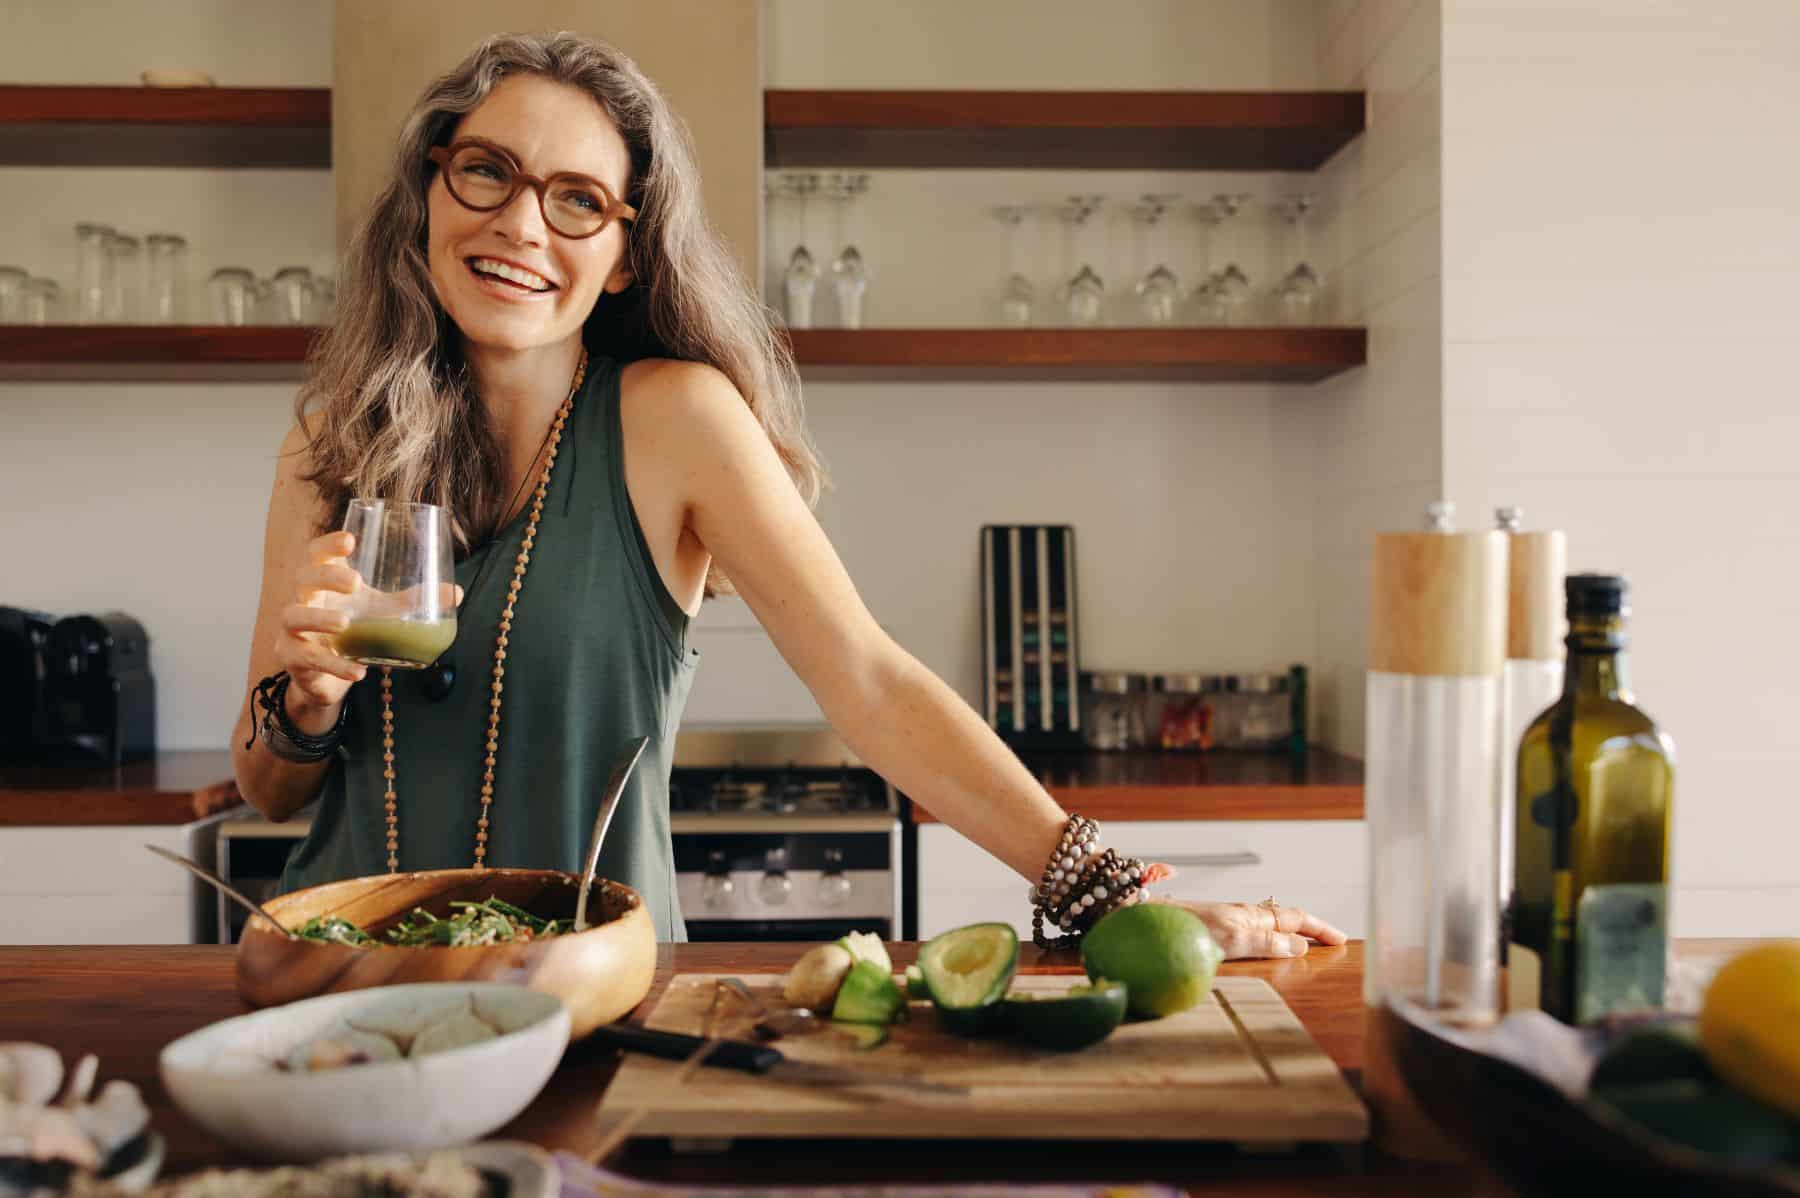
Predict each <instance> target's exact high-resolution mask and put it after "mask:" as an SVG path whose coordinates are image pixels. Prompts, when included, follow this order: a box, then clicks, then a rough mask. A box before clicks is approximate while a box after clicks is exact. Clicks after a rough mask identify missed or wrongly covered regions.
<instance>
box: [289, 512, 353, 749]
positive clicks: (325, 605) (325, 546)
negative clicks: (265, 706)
mask: <svg viewBox="0 0 1800 1198" xmlns="http://www.w3.org/2000/svg"><path fill="white" fill-rule="evenodd" d="M355 545H356V538H355V537H354V536H352V535H351V534H350V533H347V532H328V533H326V534H324V535H323V536H319V537H314V538H313V539H312V540H311V541H310V542H308V543H307V546H306V564H305V565H303V566H301V567H300V569H299V571H298V572H297V573H296V575H295V579H294V583H295V596H296V601H295V602H293V603H290V604H288V605H287V606H286V607H284V608H282V609H281V625H280V627H279V628H278V629H277V630H276V633H275V664H276V668H277V669H281V670H286V671H287V672H288V676H289V679H290V681H289V682H288V688H287V708H288V715H289V716H290V717H291V718H292V719H293V721H294V723H296V724H298V725H299V726H300V728H301V729H302V730H303V731H306V732H309V733H313V734H315V735H318V734H322V733H324V732H326V731H327V730H328V729H330V727H331V726H332V724H333V723H335V722H336V721H337V715H338V707H339V706H340V705H341V704H342V703H343V701H344V696H345V695H347V694H349V693H350V688H351V686H353V685H354V684H356V683H358V682H360V681H362V679H363V678H364V677H365V676H366V675H367V674H368V672H369V668H368V667H367V666H365V665H363V664H362V663H361V662H355V661H351V660H350V659H349V658H346V657H340V656H339V655H338V653H337V650H336V649H335V648H333V645H332V638H333V637H335V636H336V635H337V634H338V633H340V632H342V631H343V630H344V629H345V628H346V627H347V626H348V625H349V623H350V616H349V614H348V611H347V608H348V607H349V604H350V599H351V597H352V596H354V595H355V594H356V591H357V588H358V587H360V586H361V585H362V578H361V576H360V575H358V574H357V572H356V571H355V570H352V569H351V568H350V565H349V560H348V559H349V556H350V551H351V550H352V549H353V548H354V547H355Z"/></svg>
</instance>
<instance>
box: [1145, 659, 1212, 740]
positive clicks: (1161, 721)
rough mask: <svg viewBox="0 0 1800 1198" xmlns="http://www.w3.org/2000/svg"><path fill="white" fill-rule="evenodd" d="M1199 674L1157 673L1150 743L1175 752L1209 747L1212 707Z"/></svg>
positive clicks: (1154, 683)
mask: <svg viewBox="0 0 1800 1198" xmlns="http://www.w3.org/2000/svg"><path fill="white" fill-rule="evenodd" d="M1208 681H1210V680H1209V679H1207V678H1205V677H1203V676H1202V675H1199V674H1158V675H1157V676H1156V677H1155V678H1154V679H1153V680H1152V695H1153V697H1154V702H1153V707H1152V719H1151V721H1150V726H1151V728H1152V729H1153V730H1154V731H1153V733H1152V741H1153V742H1154V743H1157V744H1160V745H1161V746H1162V747H1163V748H1164V749H1168V750H1171V751H1175V752H1185V753H1198V752H1202V751H1204V750H1206V749H1210V748H1212V745H1213V737H1212V708H1211V706H1210V705H1209V704H1208V702H1207V693H1206V684H1207V682H1208Z"/></svg>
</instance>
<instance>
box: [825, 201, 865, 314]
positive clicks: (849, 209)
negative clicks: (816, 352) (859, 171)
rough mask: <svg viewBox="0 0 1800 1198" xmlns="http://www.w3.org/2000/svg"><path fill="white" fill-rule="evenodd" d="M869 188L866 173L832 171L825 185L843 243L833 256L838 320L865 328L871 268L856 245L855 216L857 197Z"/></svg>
mask: <svg viewBox="0 0 1800 1198" xmlns="http://www.w3.org/2000/svg"><path fill="white" fill-rule="evenodd" d="M868 190H869V176H867V175H833V176H831V180H830V182H829V183H828V184H827V185H826V189H825V194H826V195H827V196H828V197H829V198H830V199H831V210H832V214H833V216H834V217H835V220H834V222H833V223H834V225H835V237H834V238H833V240H835V241H836V242H837V244H838V245H839V246H841V247H843V248H841V249H840V250H838V253H837V257H835V258H833V259H832V260H831V290H832V294H833V295H835V296H836V297H837V307H838V323H839V324H840V325H842V326H843V327H844V328H847V329H860V328H862V303H863V294H864V293H865V292H867V291H868V289H869V271H868V268H867V267H866V266H865V265H864V264H863V256H862V251H860V250H858V249H857V248H856V240H857V239H856V229H855V227H854V224H855V222H854V221H853V220H852V217H853V216H854V209H855V206H856V197H858V196H860V195H862V194H863V193H864V192H866V191H868Z"/></svg>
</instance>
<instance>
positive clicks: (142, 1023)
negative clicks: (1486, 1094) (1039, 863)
mask: <svg viewBox="0 0 1800 1198" xmlns="http://www.w3.org/2000/svg"><path fill="white" fill-rule="evenodd" d="M1716 943H1717V942H1713V943H1709V944H1708V946H1707V947H1708V949H1709V950H1713V948H1714V944H1716ZM804 947H805V946H801V945H783V944H683V945H663V946H662V947H661V951H660V953H659V956H658V961H657V981H656V986H655V989H653V990H652V992H651V998H650V1001H649V1002H647V1003H646V1004H645V1006H644V1007H642V1008H640V1010H639V1015H641V1014H642V1012H643V1011H644V1010H646V1009H648V1007H649V1006H650V1005H651V1004H653V1003H654V1001H655V999H656V997H657V996H658V995H659V994H660V992H661V990H662V988H663V987H664V986H666V985H667V982H668V979H669V978H670V977H671V976H673V974H674V973H676V972H722V973H768V972H778V971H781V970H784V969H786V968H787V966H788V965H790V964H791V963H792V962H793V961H794V960H795V959H796V958H797V957H798V955H799V953H800V952H801V951H802V949H803V948H804ZM892 947H893V957H894V962H895V967H896V968H901V967H903V966H904V965H906V964H907V963H909V962H911V961H912V960H913V959H914V957H915V956H916V955H917V951H918V946H917V945H914V944H896V945H894V946H892ZM233 953H234V950H233V949H231V948H228V947H222V946H192V947H190V946H170V947H146V946H128V947H117V948H98V947H67V948H39V947H17V946H0V1041H6V1040H36V1041H40V1042H43V1043H48V1044H50V1045H52V1046H53V1047H55V1048H56V1049H58V1050H59V1051H61V1052H62V1054H63V1056H64V1058H65V1060H66V1061H67V1062H68V1063H69V1064H71V1065H72V1064H73V1063H74V1061H75V1060H76V1059H77V1058H78V1057H79V1056H80V1054H82V1053H84V1052H92V1053H95V1054H97V1055H98V1056H99V1058H100V1074H99V1076H100V1078H101V1080H102V1081H104V1080H106V1079H109V1078H114V1077H118V1078H123V1079H125V1080H128V1081H131V1082H134V1083H136V1084H137V1085H138V1086H139V1087H140V1088H141V1089H142V1090H143V1093H144V1097H145V1100H146V1101H147V1102H148V1103H149V1105H150V1108H151V1125H152V1126H153V1127H154V1128H156V1129H157V1130H158V1131H160V1132H161V1133H162V1134H163V1135H164V1136H165V1137H166V1138H167V1140H168V1143H169V1158H168V1162H167V1165H166V1167H165V1176H167V1175H171V1174H179V1173H186V1172H189V1171H191V1170H194V1169H198V1168H201V1167H204V1166H208V1165H216V1164H230V1163H241V1162H240V1158H239V1157H237V1156H236V1155H234V1154H233V1152H232V1151H231V1149H230V1148H229V1147H227V1146H226V1145H225V1144H223V1143H221V1142H219V1141H218V1140H215V1139H214V1138H212V1137H211V1136H209V1135H208V1134H207V1133H205V1132H203V1131H202V1130H200V1128H198V1127H197V1126H195V1125H194V1124H193V1123H191V1122H189V1121H188V1120H187V1119H186V1118H185V1117H184V1116H183V1115H182V1114H181V1112H180V1111H179V1110H177V1109H176V1108H175V1107H174V1106H173V1105H171V1103H170V1102H169V1099H168V1096H167V1094H166V1093H165V1092H164V1091H163V1088H162V1085H161V1083H160V1081H159V1080H158V1078H157V1070H156V1061H157V1054H158V1053H159V1052H160V1051H161V1050H162V1048H163V1046H164V1045H166V1044H167V1043H169V1042H170V1041H171V1040H174V1039H175V1038H176V1037H178V1036H181V1035H183V1034H185V1033H187V1032H190V1031H193V1030H194V1029H195V1028H198V1027H201V1026H203V1025H205V1024H208V1023H212V1022H215V1021H217V1020H219V1019H224V1018H227V1017H229V1016H232V1015H236V1014H240V1013H242V1012H243V1011H245V1010H246V1007H245V1006H244V1004H243V1003H242V1001H241V1000H240V999H239V998H238V996H237V992H236V989H235V985H234V977H233ZM1362 960H1363V958H1362V945H1361V944H1359V943H1352V944H1349V945H1346V946H1344V947H1341V948H1319V947H1315V948H1314V949H1313V951H1312V952H1311V954H1309V955H1308V956H1306V957H1302V958H1296V959H1292V960H1286V961H1245V962H1234V963H1229V964H1227V965H1225V966H1224V967H1223V972H1224V973H1227V974H1241V975H1247V976H1253V977H1260V978H1263V979H1264V980H1266V981H1268V982H1269V983H1270V984H1271V985H1272V986H1274V987H1275V988H1276V989H1277V990H1278V991H1280V992H1281V995H1282V997H1283V998H1284V999H1285V1000H1286V1002H1287V1004H1288V1006H1289V1007H1290V1008H1292V1010H1293V1011H1294V1013H1295V1014H1296V1015H1297V1016H1299V1018H1300V1020H1301V1022H1302V1023H1304V1024H1305V1025H1306V1027H1307V1029H1308V1030H1309V1031H1310V1032H1311V1034H1312V1036H1313V1038H1314V1039H1315V1040H1316V1041H1317V1042H1318V1043H1319V1045H1320V1047H1321V1048H1323V1049H1324V1051H1325V1052H1326V1053H1327V1054H1328V1055H1329V1056H1330V1057H1331V1058H1332V1060H1333V1061H1335V1062H1336V1063H1337V1065H1338V1067H1339V1068H1340V1069H1343V1070H1345V1071H1346V1073H1348V1074H1349V1075H1350V1077H1351V1079H1352V1081H1355V1080H1356V1079H1357V1077H1358V1075H1359V1073H1360V1070H1361V1068H1362V1064H1363V1033H1362ZM1079 971H1080V966H1079V964H1078V962H1077V961H1076V960H1075V958H1074V956H1073V954H1070V953H1067V952H1062V953H1045V952H1041V951H1039V950H1037V949H1034V948H1030V947H1025V948H1023V949H1022V951H1021V972H1026V973H1078V972H1079ZM617 1062H618V1058H617V1055H616V1054H615V1053H613V1052H612V1051H610V1050H605V1049H600V1048H597V1047H587V1046H584V1045H579V1044H578V1045H575V1046H573V1047H571V1048H570V1050H569V1052H568V1054H567V1055H566V1056H565V1057H564V1059H563V1062H562V1065H561V1066H560V1068H559V1069H558V1071H557V1073H556V1075H555V1076H554V1077H553V1078H552V1079H551V1082H550V1084H549V1085H548V1086H547V1087H546V1088H545V1090H544V1092H543V1093H542V1094H541V1095H540V1096H539V1097H538V1099H537V1100H536V1101H535V1102H534V1103H533V1104H532V1105H531V1106H530V1107H529V1108H528V1109H527V1110H526V1111H525V1112H524V1113H523V1114H522V1115H520V1116H519V1117H518V1118H517V1119H516V1120H514V1121H513V1122H512V1123H511V1124H510V1125H508V1126H507V1127H505V1128H503V1129H501V1130H500V1131H499V1132H497V1133H496V1137H497V1138H503V1139H523V1140H530V1141H533V1142H535V1143H538V1144H541V1145H543V1146H545V1147H547V1148H553V1149H565V1150H567V1151H570V1152H575V1153H578V1154H583V1155H586V1154H587V1153H589V1152H591V1151H592V1150H593V1148H594V1147H595V1146H596V1145H597V1143H598V1141H599V1132H598V1127H597V1124H596V1121H595V1117H594V1113H595V1108H596V1106H597V1105H598V1102H599V1099H600V1095H601V1093H602V1091H603V1090H604V1089H605V1087H606V1084H607V1082H608V1080H609V1079H610V1078H611V1076H612V1073H613V1071H614V1069H615V1067H616V1065H617ZM1066 1114H1067V1115H1068V1116H1069V1118H1067V1119H1058V1118H1056V1117H1055V1115H1056V1112H1047V1118H1046V1121H1045V1134H1046V1135H1047V1136H1048V1135H1055V1134H1058V1132H1059V1131H1061V1130H1064V1129H1068V1128H1070V1127H1073V1126H1079V1118H1080V1113H1079V1109H1078V1100H1076V1106H1075V1107H1074V1108H1073V1109H1070V1110H1069V1111H1067V1112H1066ZM607 1163H608V1166H609V1167H610V1168H613V1169H616V1170H619V1171H622V1172H625V1173H629V1174H632V1175H635V1176H640V1177H645V1178H658V1179H664V1180H669V1181H687V1182H701V1181H709V1182H720V1183H723V1182H729V1183H733V1184H741V1185H767V1184H775V1183H789V1184H792V1183H809V1182H810V1183H822V1182H827V1181H830V1182H852V1181H861V1182H908V1181H917V1182H942V1181H946V1180H967V1181H1006V1180H1012V1181H1018V1180H1030V1179H1041V1180H1046V1181H1050V1180H1088V1181H1121V1182H1123V1181H1146V1180H1152V1181H1163V1182H1168V1183H1172V1184H1176V1185H1181V1186H1185V1187H1187V1188H1188V1189H1189V1190H1191V1191H1195V1192H1201V1191H1204V1192H1207V1193H1216V1194H1243V1195H1304V1194H1344V1195H1369V1196H1371V1198H1373V1196H1375V1195H1380V1196H1382V1198H1397V1196H1402V1195H1414V1194H1421V1195H1422V1194H1457V1195H1489V1194H1494V1195H1499V1194H1506V1193H1509V1192H1510V1191H1508V1190H1507V1189H1505V1188H1504V1187H1502V1186H1501V1185H1500V1184H1499V1183H1498V1182H1497V1181H1494V1180H1493V1179H1491V1178H1490V1177H1489V1176H1488V1175H1487V1174H1486V1173H1485V1172H1483V1171H1482V1170H1480V1169H1478V1168H1476V1167H1474V1166H1466V1167H1447V1166H1418V1165H1411V1164H1406V1163H1402V1162H1397V1161H1392V1160H1388V1159H1386V1158H1383V1157H1381V1156H1380V1155H1379V1154H1377V1153H1375V1152H1373V1151H1372V1150H1366V1149H1360V1148H1358V1149H1331V1148H1323V1147H1305V1148H1302V1149H1300V1150H1298V1151H1295V1152H1292V1153H1287V1152H1282V1153H1257V1154H1246V1153H1242V1152H1239V1151H1237V1150H1236V1149H1233V1148H1231V1147H1228V1146H1223V1145H1217V1146H1215V1145H1206V1144H1153V1143H1144V1144H1136V1143H1116V1144H1092V1143H1088V1144H1082V1143H1072V1142H1063V1143H1050V1142H1033V1143H1029V1144H1011V1145H992V1144H982V1145H972V1144H967V1143H946V1142H938V1143H933V1144H915V1143H895V1142H888V1141H882V1142H869V1141H863V1142H859V1143H854V1144H852V1143H844V1142H832V1141H811V1142H807V1143H804V1144H800V1143H796V1142H794V1141H785V1142H768V1143H761V1144H758V1143H740V1144H739V1145H738V1146H737V1147H736V1148H734V1149H733V1150H732V1151H731V1152H729V1153H727V1154H722V1155H671V1154H669V1153H668V1152H667V1151H659V1150H658V1149H657V1148H656V1147H655V1146H654V1145H653V1144H652V1145H632V1146H628V1148H627V1149H626V1150H624V1151H622V1152H620V1153H618V1154H615V1155H614V1156H613V1157H612V1158H611V1160H610V1161H608V1162H607Z"/></svg>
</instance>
